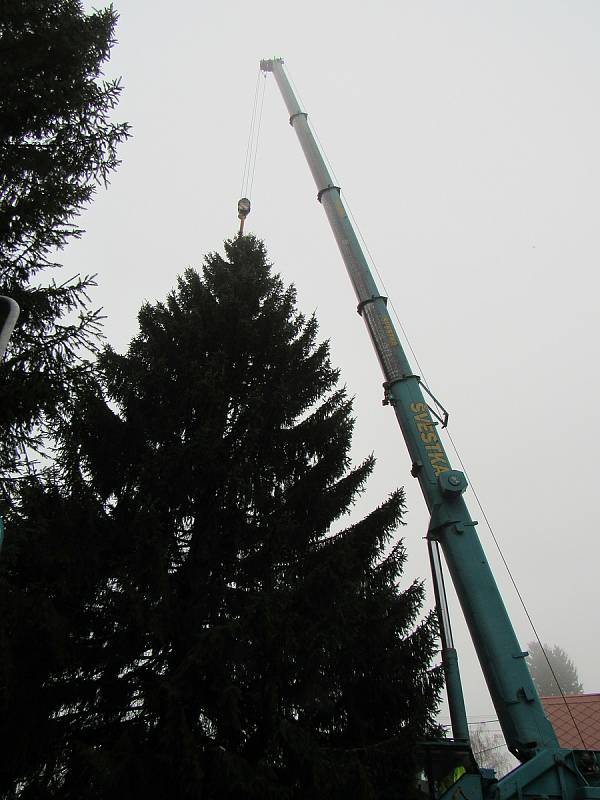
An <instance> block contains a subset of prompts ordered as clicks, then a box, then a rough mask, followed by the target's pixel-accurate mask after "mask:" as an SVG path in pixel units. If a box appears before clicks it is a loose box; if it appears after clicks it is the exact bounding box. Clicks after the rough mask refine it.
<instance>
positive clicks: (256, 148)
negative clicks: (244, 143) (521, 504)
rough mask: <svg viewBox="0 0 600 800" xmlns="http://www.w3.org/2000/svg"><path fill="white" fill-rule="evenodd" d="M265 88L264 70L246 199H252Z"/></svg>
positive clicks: (265, 74) (265, 75)
mask: <svg viewBox="0 0 600 800" xmlns="http://www.w3.org/2000/svg"><path fill="white" fill-rule="evenodd" d="M259 76H260V73H259ZM266 88H267V73H266V72H265V73H264V75H263V90H262V96H261V101H260V109H259V112H258V122H257V126H256V138H255V142H254V160H253V163H252V172H251V178H250V189H249V192H248V199H249V200H252V189H253V187H254V175H255V172H256V157H257V156H258V142H259V140H260V128H261V123H262V115H263V107H264V105H265V91H266Z"/></svg>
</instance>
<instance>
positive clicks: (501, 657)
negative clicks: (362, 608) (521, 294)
mask: <svg viewBox="0 0 600 800" xmlns="http://www.w3.org/2000/svg"><path fill="white" fill-rule="evenodd" d="M261 69H262V70H263V71H264V72H271V73H273V76H274V78H275V80H276V82H277V85H278V87H279V89H280V91H281V94H282V96H283V99H284V101H285V104H286V106H287V110H288V113H289V115H290V124H291V125H292V127H293V128H294V130H295V132H296V134H297V136H298V139H299V141H300V145H301V147H302V150H303V151H304V155H305V156H306V160H307V161H308V166H309V168H310V170H311V172H312V175H313V178H314V180H315V184H316V187H317V199H318V200H319V202H320V203H321V204H322V206H323V208H324V210H325V213H326V215H327V219H328V220H329V224H330V226H331V229H332V231H333V235H334V237H335V239H336V242H337V244H338V247H339V250H340V253H341V255H342V259H343V261H344V264H345V266H346V269H347V272H348V275H349V277H350V280H351V282H352V285H353V287H354V291H355V293H356V298H357V301H358V307H357V310H358V313H359V314H360V315H361V317H362V319H363V320H364V322H365V324H366V326H367V330H368V332H369V336H370V338H371V342H372V344H373V347H374V348H375V352H376V354H377V358H378V360H379V363H380V365H381V369H382V372H383V376H384V384H383V385H384V392H385V398H384V402H385V403H387V404H389V405H391V406H392V408H393V409H394V412H395V414H396V418H397V420H398V423H399V425H400V428H401V431H402V435H403V437H404V441H405V443H406V446H407V448H408V451H409V454H410V457H411V459H412V470H411V472H412V475H413V476H414V477H416V478H417V480H418V481H419V484H420V487H421V490H422V492H423V496H424V498H425V502H426V504H427V507H428V509H429V512H430V515H431V516H430V522H429V528H428V531H427V539H428V544H429V549H430V559H431V562H432V568H433V577H434V585H435V587H436V601H437V606H438V614H439V616H440V623H441V629H442V655H443V662H444V670H445V674H446V683H447V690H448V699H449V706H450V712H451V719H452V728H453V736H454V739H455V740H462V741H465V740H467V739H468V729H467V721H466V714H465V711H464V703H463V700H462V690H461V687H460V679H459V676H458V666H457V661H456V653H455V651H454V648H453V646H452V639H451V631H450V626H449V621H448V617H447V610H446V607H445V601H444V596H443V586H442V583H441V566H440V562H439V556H438V548H441V550H442V552H443V554H444V558H445V561H446V564H447V567H448V570H449V573H450V576H451V578H452V581H453V584H454V587H455V589H456V593H457V596H458V598H459V601H460V604H461V608H462V611H463V614H464V616H465V619H466V621H467V625H468V628H469V632H470V635H471V637H472V639H473V643H474V645H475V650H476V652H477V655H478V658H479V662H480V665H481V668H482V671H483V673H484V676H485V680H486V683H487V686H488V689H489V692H490V695H491V697H492V701H493V703H494V707H495V709H496V712H497V714H498V719H499V721H500V725H501V727H502V731H503V733H504V737H505V739H506V743H507V746H508V748H509V749H510V750H511V752H512V753H513V754H514V755H515V756H516V757H517V758H518V759H519V760H520V761H521V762H522V766H521V767H519V768H518V769H517V770H515V771H513V772H512V773H510V775H508V776H506V777H505V778H503V779H502V780H501V781H499V782H495V781H494V782H490V781H489V780H487V777H486V775H485V771H481V772H479V773H478V774H465V775H463V777H462V778H461V779H460V781H459V783H457V784H455V785H454V786H453V787H452V789H449V790H448V793H450V792H453V791H455V790H456V789H457V788H458V787H459V786H460V790H461V792H462V795H463V800H464V798H468V800H471V798H473V800H475V798H483V797H486V798H487V797H490V798H491V797H494V798H498V800H500V798H502V800H508V798H512V797H516V796H518V797H519V798H521V797H522V796H531V797H535V798H541V797H544V798H548V797H557V798H558V797H560V798H565V800H567V799H568V800H584V798H586V799H588V800H592V798H593V800H600V753H593V752H591V751H568V750H563V749H561V748H560V747H559V745H558V741H557V739H556V736H555V733H554V730H553V728H552V726H551V725H550V723H549V721H548V720H547V718H546V716H545V714H544V710H543V707H542V704H541V702H540V699H539V697H538V694H537V692H536V690H535V687H534V685H533V682H532V679H531V676H530V674H529V670H528V668H527V664H526V663H525V658H526V655H527V653H526V652H524V651H523V650H522V648H521V647H520V646H519V643H518V641H517V638H516V635H515V632H514V630H513V627H512V624H511V622H510V619H509V617H508V614H507V611H506V608H505V606H504V603H503V601H502V598H501V596H500V592H499V590H498V587H497V585H496V582H495V580H494V577H493V575H492V572H491V569H490V567H489V565H488V563H487V559H486V557H485V554H484V551H483V549H482V546H481V543H480V541H479V537H478V536H477V533H476V530H475V525H476V523H475V522H474V521H473V519H472V518H471V515H470V513H469V511H468V509H467V506H466V504H465V501H464V499H463V493H464V491H465V489H466V488H467V480H466V478H465V475H464V473H462V472H460V471H458V470H455V469H452V466H451V463H450V460H449V458H448V455H447V454H446V452H445V449H444V446H443V444H442V442H441V440H440V437H439V435H438V432H437V428H438V420H439V421H440V422H442V423H444V420H440V419H439V417H437V414H435V413H434V412H432V409H431V408H430V407H429V405H428V402H427V399H426V397H425V395H424V393H423V390H424V389H425V387H424V386H423V384H422V383H421V380H420V378H419V376H418V375H416V374H415V373H414V372H413V370H412V369H411V366H410V364H409V362H408V359H407V357H406V354H405V353H404V350H403V348H402V345H401V343H400V340H399V338H398V336H397V334H396V330H395V327H394V324H393V322H392V320H391V318H390V315H389V313H388V310H387V306H386V298H385V297H384V296H382V294H381V292H380V291H379V289H378V287H377V284H376V282H375V280H374V278H373V275H372V273H371V270H370V268H369V265H368V263H367V260H366V258H365V256H364V253H363V251H362V248H361V246H360V244H359V242H358V239H357V236H356V234H355V231H354V228H353V226H352V223H351V222H350V219H349V218H348V214H347V213H346V209H345V207H344V203H343V200H342V198H341V194H340V187H339V186H336V185H335V183H334V181H333V178H332V176H331V174H330V172H329V170H328V168H327V166H326V164H325V161H324V159H323V156H322V154H321V152H320V150H319V147H318V146H317V143H316V140H315V137H314V135H313V133H312V131H311V129H310V126H309V124H308V115H307V114H306V112H305V111H303V110H302V109H301V107H300V105H299V102H298V100H297V98H296V96H295V94H294V91H293V89H292V87H291V85H290V82H289V80H288V78H287V75H286V73H285V69H284V66H283V59H280V58H276V59H270V60H265V61H261ZM425 391H427V390H426V389H425ZM432 414H433V415H434V416H436V417H437V419H436V421H434V419H433V416H432ZM594 770H597V771H596V772H595V771H594ZM594 776H595V777H594Z"/></svg>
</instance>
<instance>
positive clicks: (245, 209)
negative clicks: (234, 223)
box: [238, 197, 250, 236]
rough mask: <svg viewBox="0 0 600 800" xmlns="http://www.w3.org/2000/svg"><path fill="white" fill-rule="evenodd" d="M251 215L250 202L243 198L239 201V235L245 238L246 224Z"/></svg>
mask: <svg viewBox="0 0 600 800" xmlns="http://www.w3.org/2000/svg"><path fill="white" fill-rule="evenodd" d="M249 213H250V200H248V198H247V197H242V198H241V199H240V200H238V219H239V221H240V232H239V235H240V236H243V234H244V222H245V221H246V217H247V216H248V214H249Z"/></svg>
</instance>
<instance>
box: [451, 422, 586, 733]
mask: <svg viewBox="0 0 600 800" xmlns="http://www.w3.org/2000/svg"><path fill="white" fill-rule="evenodd" d="M446 435H447V436H448V439H449V441H450V444H451V445H452V449H453V450H454V453H455V454H456V458H457V459H458V463H459V464H460V466H461V468H462V471H463V472H464V473H465V478H466V479H467V481H468V483H469V486H470V487H471V491H472V492H473V497H474V498H475V502H476V503H477V506H478V508H479V510H480V511H481V514H482V516H483V519H484V520H485V524H486V526H487V528H488V530H489V532H490V534H491V537H492V540H493V542H494V544H495V546H496V549H497V551H498V553H499V555H500V558H501V559H502V563H503V564H504V567H505V569H506V571H507V573H508V577H509V578H510V581H511V583H512V585H513V588H514V590H515V592H516V593H517V597H518V598H519V602H520V603H521V605H522V607H523V611H524V612H525V615H526V617H527V620H528V622H529V624H530V625H531V630H532V631H533V634H534V636H535V639H536V641H537V643H538V644H539V646H540V650H541V651H542V653H543V654H544V658H545V660H546V664H547V665H548V669H549V670H550V673H551V674H552V677H553V678H554V682H555V683H556V686H557V687H558V691H559V692H560V696H561V697H562V700H563V703H564V704H565V708H566V709H567V711H568V712H569V716H570V717H571V721H572V723H573V726H574V728H575V730H576V731H577V735H578V736H579V738H580V739H581V743H582V745H583V746H584V748H586V743H585V740H584V738H583V735H582V733H581V731H580V730H579V725H578V724H577V721H576V720H575V716H574V714H573V711H572V710H571V707H570V706H569V704H568V703H567V698H566V696H565V693H564V692H563V689H562V686H561V685H560V683H559V680H558V678H557V676H556V673H555V671H554V668H553V666H552V664H551V663H550V659H549V658H548V653H547V652H546V648H545V647H544V645H543V644H542V641H541V639H540V637H539V634H538V632H537V628H536V626H535V624H534V622H533V619H532V617H531V614H530V613H529V609H528V608H527V605H526V603H525V599H524V598H523V595H522V594H521V591H520V589H519V587H518V586H517V582H516V580H515V578H514V577H513V574H512V571H511V569H510V567H509V565H508V562H507V560H506V558H505V557H504V553H503V551H502V548H501V547H500V543H499V542H498V539H497V538H496V534H495V532H494V529H493V528H492V525H491V523H490V521H489V519H488V516H487V514H486V513H485V510H484V508H483V505H482V503H481V501H480V500H479V495H478V494H477V491H476V489H475V487H474V485H473V482H472V480H471V478H470V477H469V473H468V472H467V468H466V467H465V465H464V463H463V460H462V458H461V455H460V453H459V452H458V448H457V446H456V444H455V443H454V439H453V438H452V434H451V433H450V431H449V430H448V428H446Z"/></svg>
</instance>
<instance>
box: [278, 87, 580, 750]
mask: <svg viewBox="0 0 600 800" xmlns="http://www.w3.org/2000/svg"><path fill="white" fill-rule="evenodd" d="M288 76H289V73H288ZM289 79H290V82H291V83H292V86H293V89H294V91H295V92H296V96H297V97H298V100H299V102H300V105H301V106H302V107H305V105H304V102H303V101H302V98H301V97H300V94H299V92H298V90H297V88H296V86H295V84H294V82H293V80H292V78H291V76H289ZM309 125H310V127H311V129H312V132H313V134H314V136H315V139H316V141H317V144H318V146H319V150H320V152H321V155H322V156H323V159H324V160H325V163H326V164H327V166H328V167H329V170H330V172H331V176H332V178H333V179H334V181H335V183H336V184H339V181H338V179H337V177H336V174H335V170H334V169H333V165H332V164H331V161H330V160H329V158H328V156H327V153H326V151H325V148H324V147H323V144H322V142H321V140H320V138H319V134H318V132H317V129H316V127H315V126H314V124H313V123H312V120H309ZM344 199H345V206H346V209H347V211H348V215H349V217H350V219H351V220H352V223H353V224H354V227H355V228H356V232H357V233H358V236H359V239H360V241H361V243H362V245H363V247H364V248H365V251H366V253H367V255H368V257H369V261H370V263H371V266H372V267H373V269H374V270H375V273H376V274H377V277H378V278H379V280H380V283H381V287H382V289H383V291H384V292H385V294H386V295H388V301H389V305H390V308H391V310H392V313H393V315H394V317H395V319H396V322H397V324H398V326H399V328H400V330H401V332H402V335H403V337H404V340H405V342H406V344H407V346H408V349H409V350H410V353H411V355H412V357H413V359H414V361H415V364H416V366H417V369H418V370H419V373H420V376H421V380H422V382H423V384H424V386H425V387H426V388H427V389H428V390H429V382H428V381H427V378H426V376H425V372H424V370H423V368H422V367H421V364H420V362H419V359H418V356H417V354H416V352H415V350H414V348H413V346H412V343H411V341H410V339H409V337H408V334H407V332H406V329H405V327H404V325H403V324H402V321H401V320H400V317H399V315H398V313H397V311H396V307H395V305H394V302H393V300H392V299H391V298H389V293H388V290H387V288H386V286H385V281H384V279H383V276H382V275H381V273H380V271H379V268H378V267H377V264H376V263H375V259H374V258H373V256H372V254H371V251H370V250H369V246H368V245H367V242H366V240H365V238H364V236H363V234H362V231H361V229H360V226H359V224H358V222H357V220H356V218H355V217H354V214H353V213H352V208H351V205H350V202H349V200H348V196H347V192H346V191H344ZM432 399H433V401H434V403H435V405H436V406H437V408H438V410H440V411H441V412H442V413H443V412H444V409H443V408H442V406H441V405H440V404H439V402H438V401H437V399H436V398H435V397H434V396H433V395H432ZM444 430H445V432H446V435H447V436H448V439H449V441H450V444H451V445H452V449H453V450H454V453H455V455H456V457H457V459H458V462H459V464H460V466H461V468H462V470H463V472H464V473H465V477H466V479H467V481H468V483H469V486H470V488H471V491H472V493H473V497H474V498H475V502H476V503H477V506H478V508H479V510H480V511H481V514H482V516H483V518H484V520H485V524H486V526H487V528H488V530H489V532H490V535H491V537H492V540H493V542H494V545H495V547H496V549H497V551H498V553H499V555H500V558H501V559H502V563H503V565H504V568H505V569H506V571H507V573H508V576H509V578H510V581H511V583H512V585H513V588H514V590H515V592H516V593H517V597H518V599H519V602H520V603H521V606H522V607H523V610H524V612H525V615H526V617H527V620H528V621H529V624H530V625H531V629H532V631H533V634H534V636H535V638H536V641H537V643H538V644H539V646H540V649H541V651H542V653H543V654H544V658H545V660H546V663H547V665H548V668H549V669H550V672H551V674H552V677H553V678H554V681H555V683H556V685H557V687H558V690H559V692H560V696H561V697H562V699H563V702H564V704H565V707H566V709H567V711H568V712H569V716H570V717H571V721H572V722H573V725H574V727H575V730H576V731H577V734H578V736H579V738H580V739H581V743H582V744H583V746H584V748H585V747H586V744H585V741H584V738H583V736H582V734H581V731H580V729H579V726H578V725H577V722H576V720H575V717H574V715H573V712H572V710H571V708H570V706H569V704H568V703H567V699H566V697H565V694H564V692H563V689H562V687H561V685H560V683H559V681H558V678H557V676H556V673H555V671H554V669H553V667H552V664H551V663H550V659H549V658H548V654H547V653H546V650H545V648H544V645H543V644H542V642H541V640H540V637H539V635H538V632H537V628H536V626H535V624H534V622H533V619H532V616H531V614H530V613H529V609H528V608H527V605H526V603H525V600H524V598H523V595H522V594H521V591H520V590H519V587H518V586H517V582H516V580H515V578H514V576H513V574H512V571H511V569H510V567H509V565H508V561H507V560H506V558H505V556H504V553H503V551H502V548H501V547H500V543H499V541H498V539H497V537H496V534H495V532H494V530H493V528H492V525H491V523H490V521H489V518H488V516H487V514H486V513H485V510H484V508H483V505H482V503H481V501H480V499H479V495H478V494H477V491H476V489H475V487H474V485H473V482H472V481H471V479H470V477H469V474H468V472H467V469H466V467H465V465H464V462H463V460H462V457H461V455H460V453H459V451H458V448H457V446H456V444H455V442H454V439H453V437H452V434H451V433H450V431H449V430H448V428H447V427H446V428H445V429H444ZM492 749H494V748H492ZM484 752H487V751H484Z"/></svg>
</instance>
